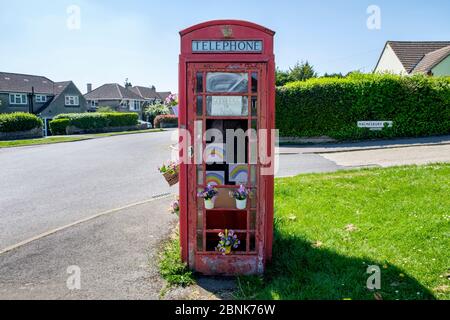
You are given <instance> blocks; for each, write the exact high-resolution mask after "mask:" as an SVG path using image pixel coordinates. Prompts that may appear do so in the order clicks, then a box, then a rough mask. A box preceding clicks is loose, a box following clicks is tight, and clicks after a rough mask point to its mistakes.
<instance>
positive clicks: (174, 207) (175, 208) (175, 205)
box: [169, 199, 180, 216]
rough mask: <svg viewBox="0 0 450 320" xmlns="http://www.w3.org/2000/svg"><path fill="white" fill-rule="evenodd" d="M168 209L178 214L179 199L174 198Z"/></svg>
mask: <svg viewBox="0 0 450 320" xmlns="http://www.w3.org/2000/svg"><path fill="white" fill-rule="evenodd" d="M169 211H170V212H171V213H173V214H176V215H177V216H180V199H177V200H175V201H174V202H172V204H171V205H170V209H169Z"/></svg>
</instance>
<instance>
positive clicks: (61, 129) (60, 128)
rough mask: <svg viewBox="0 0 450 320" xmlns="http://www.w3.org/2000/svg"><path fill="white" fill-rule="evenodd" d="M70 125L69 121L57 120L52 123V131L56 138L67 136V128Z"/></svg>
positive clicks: (50, 124)
mask: <svg viewBox="0 0 450 320" xmlns="http://www.w3.org/2000/svg"><path fill="white" fill-rule="evenodd" d="M69 125H70V120H69V119H57V120H53V121H50V123H49V126H50V131H51V133H52V135H54V136H61V135H65V134H67V131H66V129H67V127H68V126H69Z"/></svg>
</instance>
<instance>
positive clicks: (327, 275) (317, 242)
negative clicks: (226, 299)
mask: <svg viewBox="0 0 450 320" xmlns="http://www.w3.org/2000/svg"><path fill="white" fill-rule="evenodd" d="M275 208H276V209H275V210H276V211H275V240H274V248H273V252H274V254H273V262H272V264H271V265H270V266H269V268H268V270H267V273H266V275H265V277H264V278H259V277H241V278H239V279H238V280H239V281H238V283H239V287H240V289H239V292H238V297H239V298H244V299H376V298H377V299H380V298H382V299H385V300H395V299H450V289H449V286H450V239H449V237H450V164H435V165H427V166H407V167H394V168H388V169H364V170H357V171H343V172H338V173H331V174H309V175H300V176H297V177H294V178H285V179H277V180H276V190H275ZM369 265H377V266H379V267H380V269H381V289H380V290H376V291H370V290H368V289H367V286H366V282H367V279H368V277H369V276H370V275H369V274H367V273H366V270H367V268H368V266H369Z"/></svg>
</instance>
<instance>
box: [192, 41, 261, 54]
mask: <svg viewBox="0 0 450 320" xmlns="http://www.w3.org/2000/svg"><path fill="white" fill-rule="evenodd" d="M262 50H263V42H262V40H194V41H192V52H200V53H209V52H262Z"/></svg>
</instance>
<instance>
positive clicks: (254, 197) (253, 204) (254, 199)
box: [250, 189, 258, 209]
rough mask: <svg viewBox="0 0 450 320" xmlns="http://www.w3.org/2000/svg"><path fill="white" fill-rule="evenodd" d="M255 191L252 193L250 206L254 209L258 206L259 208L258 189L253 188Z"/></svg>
mask: <svg viewBox="0 0 450 320" xmlns="http://www.w3.org/2000/svg"><path fill="white" fill-rule="evenodd" d="M252 191H253V193H252V197H251V198H250V200H251V201H250V208H252V209H256V208H258V199H257V195H258V194H257V192H256V191H257V189H253V190H252Z"/></svg>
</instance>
